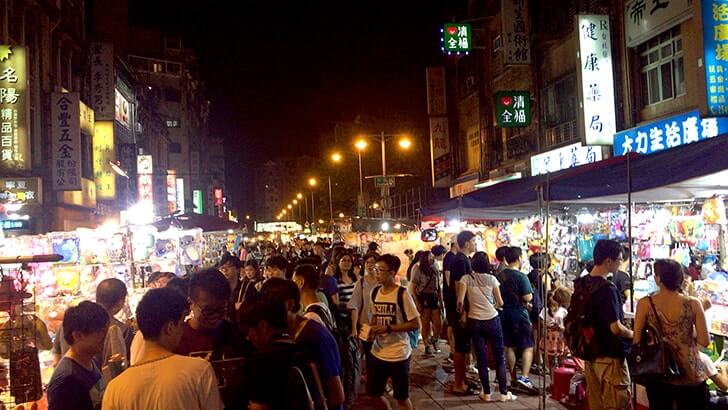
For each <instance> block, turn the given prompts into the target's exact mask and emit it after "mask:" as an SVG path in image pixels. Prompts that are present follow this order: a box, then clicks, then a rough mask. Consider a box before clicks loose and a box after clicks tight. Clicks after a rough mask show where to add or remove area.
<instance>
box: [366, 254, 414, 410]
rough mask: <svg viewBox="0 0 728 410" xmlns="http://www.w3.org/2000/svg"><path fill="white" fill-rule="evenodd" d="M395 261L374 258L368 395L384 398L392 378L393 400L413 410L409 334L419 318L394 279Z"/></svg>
mask: <svg viewBox="0 0 728 410" xmlns="http://www.w3.org/2000/svg"><path fill="white" fill-rule="evenodd" d="M400 265H401V262H400V260H399V258H398V257H396V256H394V255H391V254H384V255H382V256H380V257H378V258H377V262H376V275H377V282H379V286H378V287H376V288H374V289H373V290H372V295H371V298H372V319H371V327H370V335H372V336H373V337H374V344H373V345H372V352H371V357H370V361H371V363H367V371H368V372H369V373H368V374H367V392H368V393H369V394H370V395H372V396H376V397H380V398H381V400H382V401H383V402H384V404H385V405H387V406H388V405H389V403H388V401H387V399H386V398H385V397H384V392H385V387H386V384H387V379H389V378H390V377H391V378H392V387H393V390H394V392H393V396H394V399H395V400H397V404H398V406H399V408H400V409H410V410H411V409H413V407H412V401H411V400H410V399H409V368H410V357H411V355H412V346H411V345H410V340H409V334H408V333H407V332H410V331H412V330H417V329H419V328H420V326H421V324H420V314H419V312H418V311H417V306H415V302H414V300H413V299H412V295H410V294H409V292H408V291H407V289H406V288H404V287H402V286H400V285H398V284H397V283H396V282H395V281H394V277H395V276H396V275H397V273H398V272H399V268H400Z"/></svg>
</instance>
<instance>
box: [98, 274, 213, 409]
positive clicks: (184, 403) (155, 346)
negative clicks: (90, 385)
mask: <svg viewBox="0 0 728 410" xmlns="http://www.w3.org/2000/svg"><path fill="white" fill-rule="evenodd" d="M187 311H188V304H187V301H186V300H185V298H184V297H182V296H181V295H180V294H179V293H177V292H175V291H174V290H171V289H166V288H164V289H152V290H150V291H149V292H147V293H146V294H145V295H144V297H142V300H141V301H140V302H139V305H138V306H137V310H136V318H137V323H138V325H139V331H140V332H141V333H142V335H143V337H144V343H145V348H144V350H143V352H142V355H141V356H140V357H139V360H138V361H137V363H136V364H134V365H133V366H131V367H129V368H128V369H127V370H126V371H124V373H122V374H120V375H119V376H118V377H116V378H115V379H114V380H112V381H111V383H109V386H108V387H107V388H106V392H105V393H104V400H103V407H102V408H103V410H137V409H157V410H166V409H170V410H173V409H186V410H203V409H204V410H219V409H222V408H223V403H222V400H221V399H220V392H219V391H218V387H217V377H216V376H215V372H214V371H213V370H212V366H211V365H210V363H208V362H207V361H205V360H203V359H200V358H196V357H185V356H180V355H177V354H174V353H173V352H174V350H175V349H176V348H177V345H178V344H179V341H180V339H181V338H182V335H183V334H184V328H185V323H184V318H185V316H187Z"/></svg>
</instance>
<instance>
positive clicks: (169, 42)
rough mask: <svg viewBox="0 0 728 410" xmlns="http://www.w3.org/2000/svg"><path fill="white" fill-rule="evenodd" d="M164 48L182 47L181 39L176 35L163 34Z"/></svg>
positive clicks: (175, 48)
mask: <svg viewBox="0 0 728 410" xmlns="http://www.w3.org/2000/svg"><path fill="white" fill-rule="evenodd" d="M164 48H169V49H172V50H179V49H180V48H182V40H181V39H180V38H179V37H177V36H165V37H164Z"/></svg>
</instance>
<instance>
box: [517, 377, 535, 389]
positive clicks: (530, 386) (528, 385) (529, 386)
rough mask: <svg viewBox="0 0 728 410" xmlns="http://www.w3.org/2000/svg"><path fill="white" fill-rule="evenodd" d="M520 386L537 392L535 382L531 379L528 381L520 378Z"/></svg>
mask: <svg viewBox="0 0 728 410" xmlns="http://www.w3.org/2000/svg"><path fill="white" fill-rule="evenodd" d="M517 382H518V384H519V385H520V386H521V387H523V388H525V389H528V390H535V389H536V387H535V386H534V385H533V382H532V381H531V380H530V379H527V378H525V377H523V376H518V379H517Z"/></svg>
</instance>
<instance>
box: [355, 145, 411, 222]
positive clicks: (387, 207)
mask: <svg viewBox="0 0 728 410" xmlns="http://www.w3.org/2000/svg"><path fill="white" fill-rule="evenodd" d="M365 138H371V139H374V140H378V141H379V143H380V146H381V151H382V177H383V178H384V184H383V186H382V216H383V217H384V218H389V217H390V216H391V209H392V204H391V202H392V200H391V198H390V196H389V181H388V178H387V146H386V144H387V142H389V141H391V140H392V139H393V138H399V142H398V144H399V146H400V147H401V148H402V149H409V148H410V147H411V146H412V141H411V140H410V139H409V138H408V137H406V136H401V135H390V134H385V133H384V132H381V133H380V134H372V135H362V136H361V137H360V138H359V140H358V141H357V142H356V144H355V145H356V147H357V148H358V149H359V152H360V153H361V150H362V149H363V148H365V147H366V140H365ZM360 146H361V148H359V147H360Z"/></svg>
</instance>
